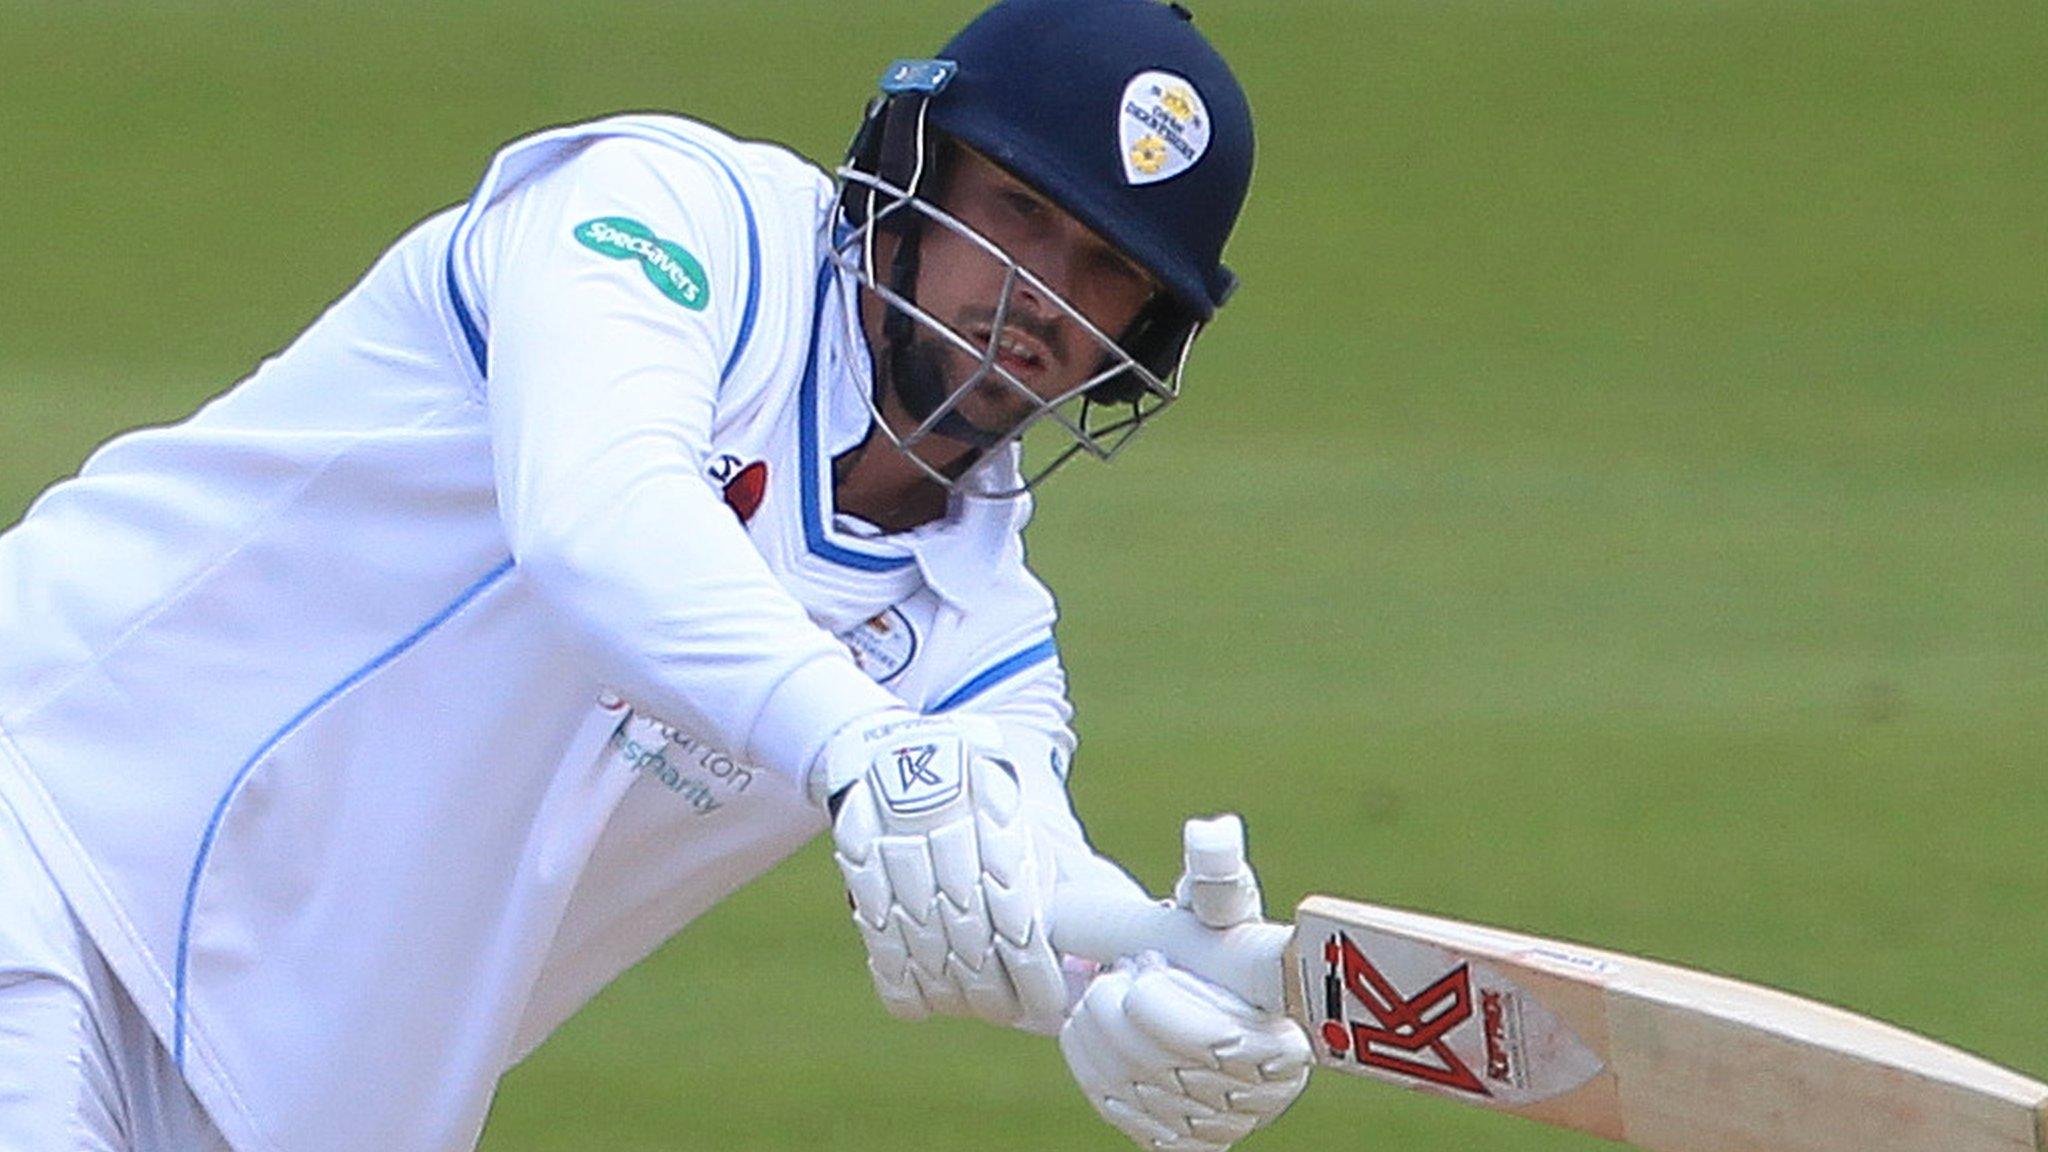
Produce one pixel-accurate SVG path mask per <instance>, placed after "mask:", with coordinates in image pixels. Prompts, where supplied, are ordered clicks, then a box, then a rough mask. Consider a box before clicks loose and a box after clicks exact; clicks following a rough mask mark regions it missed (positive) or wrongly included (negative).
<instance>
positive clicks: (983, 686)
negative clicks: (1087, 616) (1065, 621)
mask: <svg viewBox="0 0 2048 1152" xmlns="http://www.w3.org/2000/svg"><path fill="white" fill-rule="evenodd" d="M1059 654H1060V650H1059V646H1058V645H1056V644H1054V643H1053V639H1052V637H1050V636H1048V637H1046V638H1045V639H1043V640H1040V641H1039V642H1038V643H1036V644H1033V645H1032V646H1031V647H1029V648H1026V649H1024V650H1023V651H1022V652H1017V653H1014V654H1012V655H1010V656H1008V657H1005V658H1004V659H1002V660H1000V661H998V662H996V663H995V664H992V665H990V666H989V667H987V668H985V669H983V670H982V671H981V673H980V674H979V675H977V676H975V677H974V679H972V680H969V681H968V682H967V683H965V684H962V685H961V686H959V687H958V688H955V689H953V691H952V692H951V693H949V694H947V696H946V698H945V699H944V700H941V701H939V702H938V703H937V704H934V705H932V706H931V709H930V710H931V711H933V712H948V711H951V710H952V709H954V708H958V707H959V706H960V705H962V704H965V703H967V702H968V701H969V700H972V699H974V698H975V697H976V696H979V695H981V694H982V693H984V692H986V691H988V690H989V689H991V688H993V687H995V686H996V685H998V684H1000V683H1002V682H1003V681H1005V680H1008V679H1009V678H1010V677H1012V676H1015V675H1016V674H1017V673H1019V672H1022V671H1024V670H1025V669H1026V668H1030V667H1032V666H1033V665H1037V664H1043V663H1045V662H1046V661H1047V660H1051V659H1052V658H1054V657H1055V656H1058V655H1059Z"/></svg>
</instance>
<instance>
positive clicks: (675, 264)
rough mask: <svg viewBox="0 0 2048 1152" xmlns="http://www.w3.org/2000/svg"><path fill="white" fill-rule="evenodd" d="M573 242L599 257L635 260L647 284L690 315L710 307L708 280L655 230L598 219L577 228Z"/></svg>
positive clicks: (625, 221) (614, 219) (683, 252)
mask: <svg viewBox="0 0 2048 1152" xmlns="http://www.w3.org/2000/svg"><path fill="white" fill-rule="evenodd" d="M574 235H575V237H576V242H577V243H578V244H581V245H583V246H584V247H585V248H588V249H590V250H591V251H592V252H595V253H597V254H598V255H600V256H609V257H611V258H612V259H614V260H637V261H639V262H640V270H641V271H642V272H645V273H647V280H648V282H649V283H651V284H653V285H654V286H655V287H656V288H657V289H660V291H661V294H662V295H663V296H666V297H668V298H669V299H671V300H673V301H675V302H676V303H678V304H681V305H682V306H683V307H685V308H688V309H689V310H690V311H692V312H702V311H703V310H704V306H705V305H707V304H709V303H711V278H710V277H709V276H706V275H705V274H704V265H702V264H699V263H698V262H697V258H696V257H695V256H692V255H690V252H689V249H687V248H684V247H683V246H682V245H681V244H677V243H675V242H673V241H670V240H663V239H662V238H661V237H659V236H656V235H655V234H654V229H652V228H649V227H648V226H647V225H645V224H642V223H641V222H639V221H638V220H633V219H629V218H627V217H624V216H600V217H598V218H597V219H595V220H586V221H584V222H583V223H581V224H578V225H577V226H576V231H575V233H574Z"/></svg>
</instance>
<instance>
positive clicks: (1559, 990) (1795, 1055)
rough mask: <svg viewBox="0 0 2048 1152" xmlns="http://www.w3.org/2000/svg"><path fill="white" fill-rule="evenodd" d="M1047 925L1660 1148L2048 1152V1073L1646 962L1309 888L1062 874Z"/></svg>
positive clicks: (1334, 1060)
mask: <svg viewBox="0 0 2048 1152" xmlns="http://www.w3.org/2000/svg"><path fill="white" fill-rule="evenodd" d="M1051 927H1052V938H1053V942H1054V944H1055V945H1056V946H1057V947H1058V948H1059V949H1060V950H1061V951H1063V952H1067V953H1070V954H1073V955H1076V956H1081V957H1085V958H1087V959H1090V960H1094V961H1097V962H1100V963H1109V962H1113V961H1114V960H1115V959H1117V958H1118V957H1121V956H1127V955H1133V954H1135V953H1137V952H1140V951H1143V950H1145V949H1148V948H1149V949H1154V950H1157V951H1159V952H1161V953H1162V954H1164V955H1165V956H1166V957H1167V958H1168V959H1169V960H1171V961H1172V962H1173V963H1175V964H1177V965H1178V966H1180V967H1183V968H1186V969H1188V970H1190V971H1192V972H1195V973H1197V974H1198V975H1201V976H1203V977H1204V978H1206V979H1208V980H1210V981H1211V982H1212V983H1216V984H1220V985H1222V986H1224V987H1226V988H1229V989H1231V990H1232V991H1234V992H1236V993H1237V994H1238V995H1239V996H1241V997H1243V998H1244V999H1245V1000H1247V1001H1250V1002H1251V1003H1253V1004H1256V1005H1259V1006H1261V1007H1264V1008H1267V1009H1270V1010H1274V1011H1283V1012H1285V1013H1286V1014H1287V1015H1289V1016H1291V1017H1293V1018H1294V1020H1295V1021H1296V1022H1297V1023H1299V1024H1300V1025H1301V1026H1302V1027H1303V1028H1305V1029H1307V1031H1308V1034H1309V1037H1310V1042H1311V1044H1312V1045H1313V1047H1314V1050H1315V1055H1316V1062H1317V1063H1318V1064H1319V1065H1321V1066H1322V1067H1324V1068H1330V1069H1334V1070H1336V1071H1339V1072H1345V1073H1349V1074H1351V1075H1354V1076H1364V1077H1367V1078H1369V1079H1373V1080H1380V1081H1383V1082H1386V1083H1389V1084H1397V1085H1400V1086H1401V1087H1404V1088H1413V1089H1417V1090H1420V1091H1423V1092H1427V1093H1430V1094H1432V1095H1437V1096H1445V1097H1449V1098H1450V1099H1453V1100H1457V1101H1460V1102H1462V1103H1466V1104H1474V1105H1479V1106H1481V1107H1486V1108H1493V1109H1496V1110H1499V1111H1502V1112H1511V1113H1514V1114H1515V1115H1517V1116H1525V1117H1527V1118H1529V1119H1531V1120H1537V1121H1540V1122H1542V1123H1545V1124H1553V1125H1557V1126H1559V1127H1562V1128H1570V1129H1574V1130H1576V1131H1580V1132H1588V1133H1591V1134H1593V1135H1595V1136H1600V1137H1604V1138H1606V1139H1609V1140H1618V1141H1621V1142H1623V1143H1626V1144H1632V1145H1634V1146H1636V1147H1638V1148H1645V1149H1651V1150H1653V1152H2044V1150H2048V1085H2044V1084H2041V1083H2039V1082H2037V1081H2034V1080H2031V1079H2028V1078H2027V1077H2025V1076H2022V1075H2020V1074H2018V1073H2016V1072H2013V1071H2010V1070H2008V1069H2005V1068H2001V1067H1999V1066H1998V1065H1996V1064H1993V1063H1991V1062H1989V1061H1986V1060H1982V1059H1979V1058H1978V1057H1975V1056H1972V1055H1970V1054H1968V1053H1966V1052H1962V1051H1959V1050H1957V1049H1954V1048H1950V1047H1948V1046H1946V1045H1943V1044H1938V1043H1936V1042H1934V1041H1932V1040H1929V1039H1926V1038H1924V1037H1921V1036H1916V1035H1914V1034H1912V1033H1910V1032H1907V1031H1904V1030H1902V1029H1899V1028H1894V1027H1892V1026H1891V1025H1888V1024H1882V1023H1879V1022H1878V1021H1875V1020H1871V1019H1868V1018H1866V1017H1862V1016H1858V1015H1855V1014H1854V1013H1850V1012H1845V1011H1843V1010H1841V1009H1839V1008H1831V1007H1828V1006H1826V1005H1824V1004H1818V1003H1815V1002H1813V1001H1811V1000H1803V999H1800V998H1799V997H1797V996H1791V995H1787V994H1786V993H1783V992H1776V991H1772V990H1770V989H1768V988H1761V987H1758V986H1756V985H1753V984H1744V983H1742V982H1740V981H1736V980H1730V979H1726V978H1723V977H1720V976H1711V975H1708V974H1706V973H1704V972H1694V971H1689V970H1687V969H1684V968H1677V967H1673V966H1671V965H1668V964H1659V963H1655V962H1652V961H1649V960H1643V959H1639V958H1637V957H1634V956H1627V955H1622V954H1619V953H1614V952H1603V951H1599V950H1597V949H1593V948H1586V947H1582V946H1580V945H1577V944H1568V943H1563V942H1560V941H1556V940H1545V939H1540V938H1538V937H1534V936H1524V935H1520V934H1518V933H1514V932H1508V931H1503V930H1500V929H1497V928H1488V927H1483V926H1480V925H1477V924H1466V923H1461V922H1459V921H1456V920H1446V919H1441V918H1438V917H1435V916H1425V915H1420V914H1418V913H1414V912H1407V911H1402V910H1400V909H1397V908H1385V907H1379V906H1376V905H1372V904H1360V903H1355V902H1353V901H1349V900H1340V899H1337V898H1334V897H1330V896H1310V897H1308V898H1307V899H1305V900H1303V901H1302V902H1301V905H1300V907H1299V908H1297V909H1296V910H1295V915H1294V924H1293V925H1292V926H1289V925H1286V924H1274V923H1268V922H1264V921H1260V922H1254V923H1249V924H1244V925H1241V926H1239V927H1236V928H1231V929H1227V930H1224V931H1217V930H1215V929H1211V928H1206V927H1204V926H1203V925H1202V924H1201V923H1200V922H1199V921H1198V920H1196V918H1195V917H1194V915H1193V914H1192V913H1190V912H1187V911H1185V910H1182V909H1178V908H1172V907H1168V906H1165V905H1161V904H1151V903H1144V902H1141V901H1139V900H1137V899H1136V898H1135V897H1133V896H1122V897H1118V896H1113V895H1107V894H1100V893H1095V894H1085V893H1079V892H1069V891H1067V890H1064V889H1063V890H1061V892H1060V893H1058V894H1057V895H1056V896H1055V898H1054V904H1053V909H1052V922H1051Z"/></svg>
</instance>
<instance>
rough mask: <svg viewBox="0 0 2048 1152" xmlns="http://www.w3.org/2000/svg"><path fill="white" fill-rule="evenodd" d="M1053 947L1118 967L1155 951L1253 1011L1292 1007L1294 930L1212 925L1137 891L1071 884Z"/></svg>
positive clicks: (1060, 897) (1057, 911)
mask: <svg viewBox="0 0 2048 1152" xmlns="http://www.w3.org/2000/svg"><path fill="white" fill-rule="evenodd" d="M1051 927H1052V943H1053V947H1054V948H1055V949H1057V950H1059V951H1061V952H1064V953H1066V954H1068V955H1070V956H1079V957H1081V958H1082V959H1084V960H1093V961H1094V962H1096V963H1097V964H1113V963H1115V962H1116V961H1118V960H1120V959H1122V958H1123V957H1126V956H1135V955H1137V954H1138V953H1140V952H1145V951H1153V952H1158V953H1160V954H1161V955H1163V956H1165V957H1166V959H1167V961H1168V962H1169V963H1171V964H1172V965H1173V966H1174V967H1176V968H1182V969H1185V970H1187V971H1189V972H1193V973H1194V974H1195V975H1197V976H1200V977H1201V978H1202V979H1204V980H1207V981H1208V982H1209V983H1211V984H1216V985H1220V986H1221V987H1223V988H1226V989H1228V990H1230V991H1231V992H1233V993H1235V994H1236V995H1237V996H1238V997H1239V998H1240V999H1242V1000H1244V1001H1245V1002H1247V1003H1249V1004H1251V1005H1252V1006H1253V1007H1255V1008H1262V1009H1264V1010H1266V1011H1268V1012H1285V1011H1286V1010H1287V995H1286V990H1285V989H1286V984H1285V981H1284V979H1283V977H1282V965H1283V964H1284V963H1285V955H1286V951H1287V942H1288V941H1289V940H1291V939H1293V938H1294V929H1293V928H1292V927H1291V926H1289V925H1286V924H1275V923H1273V922H1271V921H1267V920H1254V921H1252V922H1250V923H1246V924H1240V925H1238V926H1237V927H1235V928H1211V927H1208V926H1207V925H1205V924H1203V923H1202V922H1201V921H1200V920H1197V919H1195V914H1194V913H1192V912H1190V911H1188V910H1187V909H1185V908H1176V907H1173V906H1172V905H1168V904H1157V903H1154V902H1153V901H1151V900H1147V899H1145V898H1144V897H1143V896H1140V895H1139V894H1137V893H1135V892H1131V891H1126V890H1118V889H1093V888H1080V887H1076V886H1073V885H1065V886H1062V887H1060V888H1059V889H1057V890H1055V891H1054V893H1053V905H1052V925H1051Z"/></svg>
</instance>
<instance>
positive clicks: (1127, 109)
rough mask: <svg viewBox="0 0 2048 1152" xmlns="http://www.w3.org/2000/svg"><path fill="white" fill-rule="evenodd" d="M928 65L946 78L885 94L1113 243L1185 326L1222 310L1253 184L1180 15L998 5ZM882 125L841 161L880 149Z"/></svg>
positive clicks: (1130, 5)
mask: <svg viewBox="0 0 2048 1152" xmlns="http://www.w3.org/2000/svg"><path fill="white" fill-rule="evenodd" d="M906 63H917V62H906ZM930 63H932V64H935V65H940V66H946V65H950V68H942V69H941V70H940V71H938V72H936V73H933V72H926V73H923V74H921V76H919V77H918V79H921V80H922V81H923V83H922V84H921V85H920V84H918V83H916V82H915V81H913V83H911V84H901V83H899V84H897V85H894V86H892V85H891V83H890V78H889V77H887V76H885V77H884V91H885V92H889V93H891V95H897V94H906V93H909V94H916V95H918V96H920V97H921V98H925V99H928V100H929V101H930V111H929V116H930V122H931V124H932V126H933V127H935V128H938V129H939V130H941V131H943V132H945V133H946V134H947V135H949V136H951V137H952V138H954V139H955V140H958V141H960V142H961V143H964V144H967V145H969V146H970V147H972V148H974V149H975V150H976V151H977V152H980V153H981V154H982V155H984V156H987V157H988V158H989V159H991V160H994V161H995V162H997V163H998V164H1000V165H1002V166H1003V167H1004V168H1006V169H1008V170H1009V171H1010V172H1011V173H1013V174H1014V175H1016V176H1017V177H1019V178H1020V179H1022V180H1024V181H1025V182H1026V183H1028V184H1030V185H1032V186H1033V187H1034V188H1037V189H1038V190H1039V191H1040V192H1041V193H1043V194H1044V195H1046V196H1047V197H1049V198H1050V199H1051V200H1052V201H1053V202H1054V203H1057V204H1059V205H1060V206H1061V207H1062V208H1064V209H1066V210H1067V211H1068V212H1069V213H1071V214H1073V216H1074V217H1075V218H1076V219H1078V220H1080V221H1081V222H1082V223H1084V224H1086V225H1087V226H1088V227H1089V228H1091V229H1093V230H1094V231H1095V232H1096V233H1097V234H1098V235H1100V236H1102V237H1104V238H1105V239H1108V240H1109V241H1110V242H1111V243H1113V244H1115V245H1116V246H1117V248H1118V249H1119V250H1121V251H1122V252H1123V253H1124V254H1125V255H1127V256H1129V257H1130V258H1131V259H1132V260H1134V261H1136V262H1137V263H1138V264H1139V265H1140V266H1142V267H1143V268H1145V270H1146V271H1148V272H1150V273H1152V275H1153V276H1154V277H1156V278H1157V279H1158V280H1159V282H1160V283H1161V284H1163V285H1164V286H1165V287H1166V289H1167V290H1168V291H1169V292H1171V293H1172V294H1173V297H1174V299H1175V300H1176V301H1177V302H1178V303H1179V304H1180V305H1181V306H1182V307H1183V308H1185V309H1187V311H1188V312H1189V313H1191V314H1192V315H1193V316H1194V317H1195V318H1196V319H1198V320H1207V319H1209V318H1210V317H1211V316H1212V315H1214V313H1215V311H1216V309H1217V308H1218V307H1220V306H1221V305H1222V304H1223V302H1224V301H1225V300H1227V299H1229V297H1230V294H1231V291H1232V290H1233V289H1234V288H1235V286H1236V278H1235V277H1234V276H1233V275H1232V274H1231V272H1230V270H1229V269H1228V268H1226V267H1225V266H1224V264H1223V244H1224V241H1225V240H1226V239H1228V238H1229V236H1230V231H1231V228H1232V227H1233V226H1234V225H1235V224H1236V222H1237V216H1238V211H1239V209H1241V208H1242V207H1243V205H1244V199H1245V193H1246V192H1247V190H1248V189H1249V188H1250V187H1251V178H1252V152H1253V144H1252V113H1251V105H1250V104H1249V102H1247V101H1246V99H1245V95H1244V89H1243V88H1242V87H1240V86H1239V85H1238V82H1237V77H1236V76H1234V75H1233V74H1232V73H1231V71H1230V66H1229V65H1228V64H1226V63H1224V61H1223V58H1222V57H1221V56H1220V55H1218V54H1217V52H1216V50H1215V49H1214V48H1212V47H1210V45H1209V42H1208V40H1207V39H1206V38H1204V37H1203V35H1202V34H1201V33H1200V32H1199V31H1197V30H1196V29H1195V26H1194V22H1193V18H1192V17H1191V16H1190V15H1189V13H1188V10H1187V9H1185V8H1183V7H1181V6H1180V5H1179V4H1168V3H1161V2H1160V0H1002V2H1001V3H998V4H996V5H995V6H994V7H992V8H990V9H988V10H987V11H985V12H983V13H982V14H981V15H980V16H978V17H976V18H975V19H974V21H973V22H971V23H969V24H968V25H967V26H966V27H965V28H963V29H961V30H960V32H959V34H958V35H956V36H954V37H953V39H952V40H951V41H949V42H948V43H947V44H946V46H945V47H944V48H942V49H940V51H939V55H938V59H937V60H936V61H932V62H930ZM896 67H898V68H900V67H901V65H900V64H899V65H898V66H896ZM892 88H893V91H892ZM884 103H885V104H886V103H887V102H886V101H885V102H884ZM883 112H885V109H884V108H882V107H881V106H879V105H878V107H877V110H876V115H872V116H871V117H870V121H871V124H873V126H874V130H873V131H864V132H863V133H862V138H859V139H856V141H855V145H854V151H855V153H856V154H855V155H853V156H850V157H849V160H851V161H854V162H855V163H858V162H859V161H860V160H861V159H863V157H861V156H860V155H858V153H860V152H861V150H862V149H863V147H864V146H865V147H866V148H868V149H871V150H872V149H875V148H879V147H880V145H881V140H880V139H879V137H880V135H881V125H880V121H881V120H882V119H883V116H882V113H883ZM873 159H875V160H877V161H879V162H880V163H882V164H887V162H888V159H889V158H888V157H876V158H873ZM863 167H867V168H868V170H870V171H873V170H875V168H874V167H872V166H868V165H863ZM884 171H886V168H885V169H884Z"/></svg>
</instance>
